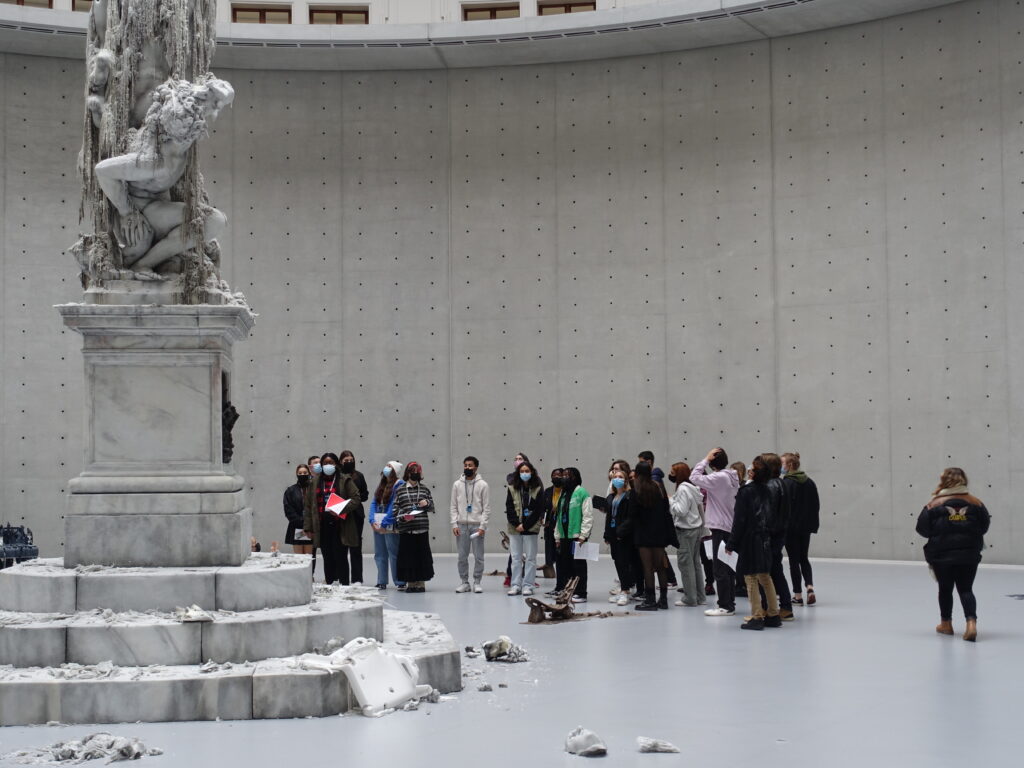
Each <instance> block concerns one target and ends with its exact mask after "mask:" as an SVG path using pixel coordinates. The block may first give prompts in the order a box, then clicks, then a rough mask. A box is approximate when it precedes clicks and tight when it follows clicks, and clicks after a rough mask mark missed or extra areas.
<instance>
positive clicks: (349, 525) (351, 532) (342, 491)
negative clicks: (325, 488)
mask: <svg viewBox="0 0 1024 768" xmlns="http://www.w3.org/2000/svg"><path fill="white" fill-rule="evenodd" d="M321 477H322V476H321ZM319 487H320V482H319V481H317V482H315V483H312V484H311V485H309V486H308V487H307V488H306V493H305V496H304V499H303V501H304V504H303V510H302V529H303V530H305V531H311V532H312V533H313V546H314V547H319V546H320V505H319V503H318V502H317V490H318V489H319ZM334 492H335V493H336V494H338V495H339V496H341V498H343V499H348V500H349V502H348V506H346V507H345V511H346V512H348V515H347V516H346V517H345V519H344V520H342V521H341V543H342V544H343V545H344V546H346V547H361V546H362V542H361V541H360V540H359V520H360V519H361V518H362V516H363V502H362V501H360V500H359V486H357V485H356V481H355V478H354V477H353V476H352V475H342V474H340V473H339V474H338V475H337V480H336V481H335V484H334Z"/></svg>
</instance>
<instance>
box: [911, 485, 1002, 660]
mask: <svg viewBox="0 0 1024 768" xmlns="http://www.w3.org/2000/svg"><path fill="white" fill-rule="evenodd" d="M991 519H992V518H991V516H990V515H989V513H988V510H987V509H986V508H985V505H984V504H982V503H981V499H979V498H977V497H976V496H973V495H972V494H971V492H970V491H969V490H968V488H967V474H966V473H965V472H964V471H963V470H962V469H960V468H959V467H947V468H946V469H945V470H943V472H942V477H940V478H939V485H938V487H937V488H936V489H935V491H934V493H932V498H931V501H929V502H928V503H927V504H925V506H924V509H922V510H921V515H920V516H919V517H918V518H917V532H918V533H919V534H921V535H922V536H924V537H926V538H927V539H928V543H927V544H925V545H924V558H925V560H927V561H928V565H929V566H931V569H932V571H933V572H934V573H935V579H936V581H938V582H939V625H938V626H937V627H935V631H936V632H938V633H939V634H940V635H952V634H953V588H954V587H956V592H957V594H958V595H959V596H960V605H962V606H963V609H964V618H965V619H966V620H967V629H966V630H965V631H964V635H963V637H964V640H967V641H969V642H974V641H975V640H977V639H978V602H977V600H976V599H975V597H974V577H975V576H976V575H977V573H978V563H980V562H981V552H982V550H983V549H984V548H985V538H984V537H985V534H986V533H987V532H988V526H989V523H990V522H991Z"/></svg>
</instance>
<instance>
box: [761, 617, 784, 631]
mask: <svg viewBox="0 0 1024 768" xmlns="http://www.w3.org/2000/svg"><path fill="white" fill-rule="evenodd" d="M764 625H765V626H766V627H772V628H773V629H777V628H778V627H781V626H782V616H767V617H765V620H764Z"/></svg>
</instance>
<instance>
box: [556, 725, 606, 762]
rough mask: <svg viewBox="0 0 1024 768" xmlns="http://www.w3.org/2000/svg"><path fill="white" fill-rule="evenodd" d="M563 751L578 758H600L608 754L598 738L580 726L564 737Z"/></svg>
mask: <svg viewBox="0 0 1024 768" xmlns="http://www.w3.org/2000/svg"><path fill="white" fill-rule="evenodd" d="M565 751H566V752H568V753H569V754H570V755H579V756H580V757H601V756H603V755H607V754H608V747H606V746H605V744H604V742H603V741H601V737H600V736H598V735H597V734H596V733H594V732H593V731H588V730H587V729H586V728H584V727H583V726H582V725H580V726H577V727H576V728H574V729H573V730H572V731H570V732H569V735H568V736H566V737H565Z"/></svg>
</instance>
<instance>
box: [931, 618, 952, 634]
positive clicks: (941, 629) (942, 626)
mask: <svg viewBox="0 0 1024 768" xmlns="http://www.w3.org/2000/svg"><path fill="white" fill-rule="evenodd" d="M935 631H936V632H938V633H939V634H940V635H952V634H953V622H952V621H940V622H939V624H938V626H937V627H935Z"/></svg>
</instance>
